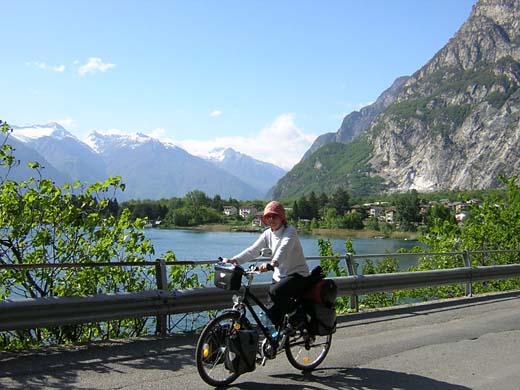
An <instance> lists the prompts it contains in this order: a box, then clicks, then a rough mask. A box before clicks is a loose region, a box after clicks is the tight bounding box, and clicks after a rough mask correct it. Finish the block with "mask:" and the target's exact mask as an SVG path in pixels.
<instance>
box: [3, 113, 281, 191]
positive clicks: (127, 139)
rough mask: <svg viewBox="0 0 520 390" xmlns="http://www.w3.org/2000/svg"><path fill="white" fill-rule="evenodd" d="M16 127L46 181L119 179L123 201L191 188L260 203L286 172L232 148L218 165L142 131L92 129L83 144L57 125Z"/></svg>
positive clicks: (22, 145)
mask: <svg viewBox="0 0 520 390" xmlns="http://www.w3.org/2000/svg"><path fill="white" fill-rule="evenodd" d="M12 129H13V133H12V136H13V138H12V140H11V141H13V142H15V143H16V144H17V145H18V146H19V149H21V150H23V155H24V160H27V161H38V162H40V163H42V161H43V163H42V165H44V166H45V170H44V173H45V175H44V176H45V177H52V178H54V177H56V178H59V180H56V181H57V182H59V183H62V182H65V181H67V182H72V181H74V180H80V181H82V182H87V183H93V182H96V181H99V180H104V179H106V178H107V177H108V176H110V175H112V176H115V175H119V176H121V177H122V179H123V182H124V183H125V186H126V189H125V191H124V192H123V193H121V194H117V198H118V200H120V201H123V200H128V199H160V198H170V197H182V196H184V195H185V194H186V193H187V192H190V191H193V190H201V191H204V192H205V193H206V195H208V196H214V195H217V194H218V195H220V196H222V198H224V199H225V198H228V197H232V198H236V199H241V200H247V199H262V198H264V197H265V194H266V192H267V190H268V189H269V188H270V187H272V186H273V185H274V184H275V183H276V181H277V180H278V178H279V177H281V176H283V173H284V171H283V170H281V169H279V168H277V167H274V166H271V165H270V164H266V163H262V162H260V161H257V160H254V159H252V158H251V157H248V156H246V155H243V154H241V153H238V152H235V151H233V150H231V149H229V150H223V151H222V158H221V159H219V161H216V157H215V153H216V152H215V153H213V155H212V157H213V158H212V159H210V160H211V162H210V161H209V160H208V159H204V158H201V157H196V156H193V155H191V154H189V153H188V152H187V151H185V150H184V149H182V148H180V147H178V146H175V145H173V144H168V143H164V142H161V141H159V140H157V139H155V138H152V137H149V136H147V135H144V134H140V133H136V134H111V133H102V132H99V131H94V132H92V133H91V134H90V135H89V136H88V138H87V140H86V141H85V142H83V141H81V140H79V139H78V138H77V137H75V136H74V135H73V134H71V133H70V132H68V131H67V130H66V129H64V128H63V127H62V126H60V125H59V124H57V123H49V124H47V125H30V126H12ZM17 149H18V148H17ZM233 167H235V168H233ZM26 174H30V172H27V173H26Z"/></svg>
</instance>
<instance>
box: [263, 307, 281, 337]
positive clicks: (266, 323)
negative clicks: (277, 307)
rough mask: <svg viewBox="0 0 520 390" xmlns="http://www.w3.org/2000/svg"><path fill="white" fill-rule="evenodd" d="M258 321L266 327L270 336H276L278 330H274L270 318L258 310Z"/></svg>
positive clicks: (274, 327)
mask: <svg viewBox="0 0 520 390" xmlns="http://www.w3.org/2000/svg"><path fill="white" fill-rule="evenodd" d="M260 321H262V324H264V326H265V327H266V328H267V332H269V334H270V335H271V337H273V338H276V337H278V331H277V330H276V326H274V324H273V323H272V322H271V319H270V318H269V317H268V316H267V315H266V314H265V313H264V312H263V311H262V312H260Z"/></svg>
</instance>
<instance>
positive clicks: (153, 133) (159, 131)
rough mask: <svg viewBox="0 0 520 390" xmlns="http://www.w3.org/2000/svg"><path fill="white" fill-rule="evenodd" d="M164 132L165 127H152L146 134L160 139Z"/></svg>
mask: <svg viewBox="0 0 520 390" xmlns="http://www.w3.org/2000/svg"><path fill="white" fill-rule="evenodd" d="M165 133H166V130H165V129H163V128H162V127H157V128H156V129H153V130H152V131H150V132H148V133H146V135H147V136H149V137H152V138H156V139H159V140H160V139H162V138H164V134H165Z"/></svg>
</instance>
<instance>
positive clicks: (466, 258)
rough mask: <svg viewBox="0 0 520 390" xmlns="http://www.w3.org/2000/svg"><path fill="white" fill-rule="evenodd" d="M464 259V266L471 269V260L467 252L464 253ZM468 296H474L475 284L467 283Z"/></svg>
mask: <svg viewBox="0 0 520 390" xmlns="http://www.w3.org/2000/svg"><path fill="white" fill-rule="evenodd" d="M462 259H463V260H464V266H465V267H468V268H471V259H470V258H469V252H468V251H467V250H464V251H462ZM466 296H467V297H471V296H473V284H472V283H471V282H467V283H466Z"/></svg>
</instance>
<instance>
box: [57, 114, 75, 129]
mask: <svg viewBox="0 0 520 390" xmlns="http://www.w3.org/2000/svg"><path fill="white" fill-rule="evenodd" d="M51 122H56V123H59V124H60V125H61V126H63V127H65V128H66V129H68V128H71V127H74V126H75V125H76V123H75V122H74V119H72V118H69V117H66V118H63V119H58V120H54V121H51Z"/></svg>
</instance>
